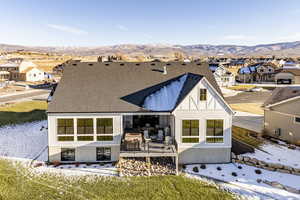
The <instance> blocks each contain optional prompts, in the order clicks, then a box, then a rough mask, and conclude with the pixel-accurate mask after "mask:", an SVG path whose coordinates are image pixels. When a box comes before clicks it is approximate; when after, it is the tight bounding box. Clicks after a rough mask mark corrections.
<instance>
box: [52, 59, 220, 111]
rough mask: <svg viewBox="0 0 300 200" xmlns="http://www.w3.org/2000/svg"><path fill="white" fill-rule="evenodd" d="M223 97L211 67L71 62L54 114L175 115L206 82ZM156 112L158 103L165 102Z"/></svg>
mask: <svg viewBox="0 0 300 200" xmlns="http://www.w3.org/2000/svg"><path fill="white" fill-rule="evenodd" d="M203 77H205V78H206V79H207V80H208V82H209V83H210V84H211V85H212V86H213V87H214V88H215V90H216V91H217V93H219V94H220V95H221V96H222V93H221V91H220V88H219V87H218V85H217V82H216V81H215V79H214V77H213V74H212V72H211V71H210V70H209V68H208V65H207V64H204V63H194V62H192V63H183V62H170V63H163V62H143V63H120V62H119V63H117V62H109V63H105V62H104V63H103V62H75V63H74V62H71V63H69V64H68V65H67V66H66V67H65V70H64V73H63V76H62V79H61V81H60V83H59V84H58V86H57V88H56V91H55V92H54V95H53V98H52V101H51V102H50V103H49V107H48V112H50V113H61V112H67V113H76V112H86V113H88V112H147V111H150V110H151V111H171V110H172V109H174V108H175V107H176V105H178V104H179V103H180V102H181V100H183V98H184V97H185V96H186V95H187V93H188V92H189V91H190V90H191V89H192V88H193V87H194V86H195V85H196V84H197V83H198V82H199V81H200V80H201V79H202V78H203ZM164 101H167V102H168V103H165V104H164V105H158V107H159V109H157V110H154V109H152V105H153V103H155V102H160V103H162V102H164Z"/></svg>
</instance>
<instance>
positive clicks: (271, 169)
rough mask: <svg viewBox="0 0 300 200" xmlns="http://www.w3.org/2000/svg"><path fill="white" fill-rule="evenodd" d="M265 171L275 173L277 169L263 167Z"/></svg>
mask: <svg viewBox="0 0 300 200" xmlns="http://www.w3.org/2000/svg"><path fill="white" fill-rule="evenodd" d="M262 168H263V169H265V170H269V171H275V170H276V169H275V168H272V167H262Z"/></svg>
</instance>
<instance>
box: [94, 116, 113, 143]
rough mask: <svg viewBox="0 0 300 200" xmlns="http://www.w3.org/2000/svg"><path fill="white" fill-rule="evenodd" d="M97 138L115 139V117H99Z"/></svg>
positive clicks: (104, 139)
mask: <svg viewBox="0 0 300 200" xmlns="http://www.w3.org/2000/svg"><path fill="white" fill-rule="evenodd" d="M97 140H98V141H112V140H113V118H98V119H97Z"/></svg>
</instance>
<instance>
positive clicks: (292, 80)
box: [275, 68, 300, 84]
mask: <svg viewBox="0 0 300 200" xmlns="http://www.w3.org/2000/svg"><path fill="white" fill-rule="evenodd" d="M275 82H276V83H279V84H280V83H288V84H300V68H281V69H279V70H277V71H276V74H275Z"/></svg>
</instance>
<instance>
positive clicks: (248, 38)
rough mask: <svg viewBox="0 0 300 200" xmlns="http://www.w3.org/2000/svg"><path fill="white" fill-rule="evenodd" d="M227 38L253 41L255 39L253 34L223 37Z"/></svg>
mask: <svg viewBox="0 0 300 200" xmlns="http://www.w3.org/2000/svg"><path fill="white" fill-rule="evenodd" d="M223 39H225V40H247V41H252V40H254V39H255V37H253V36H247V35H226V36H224V37H223Z"/></svg>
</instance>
